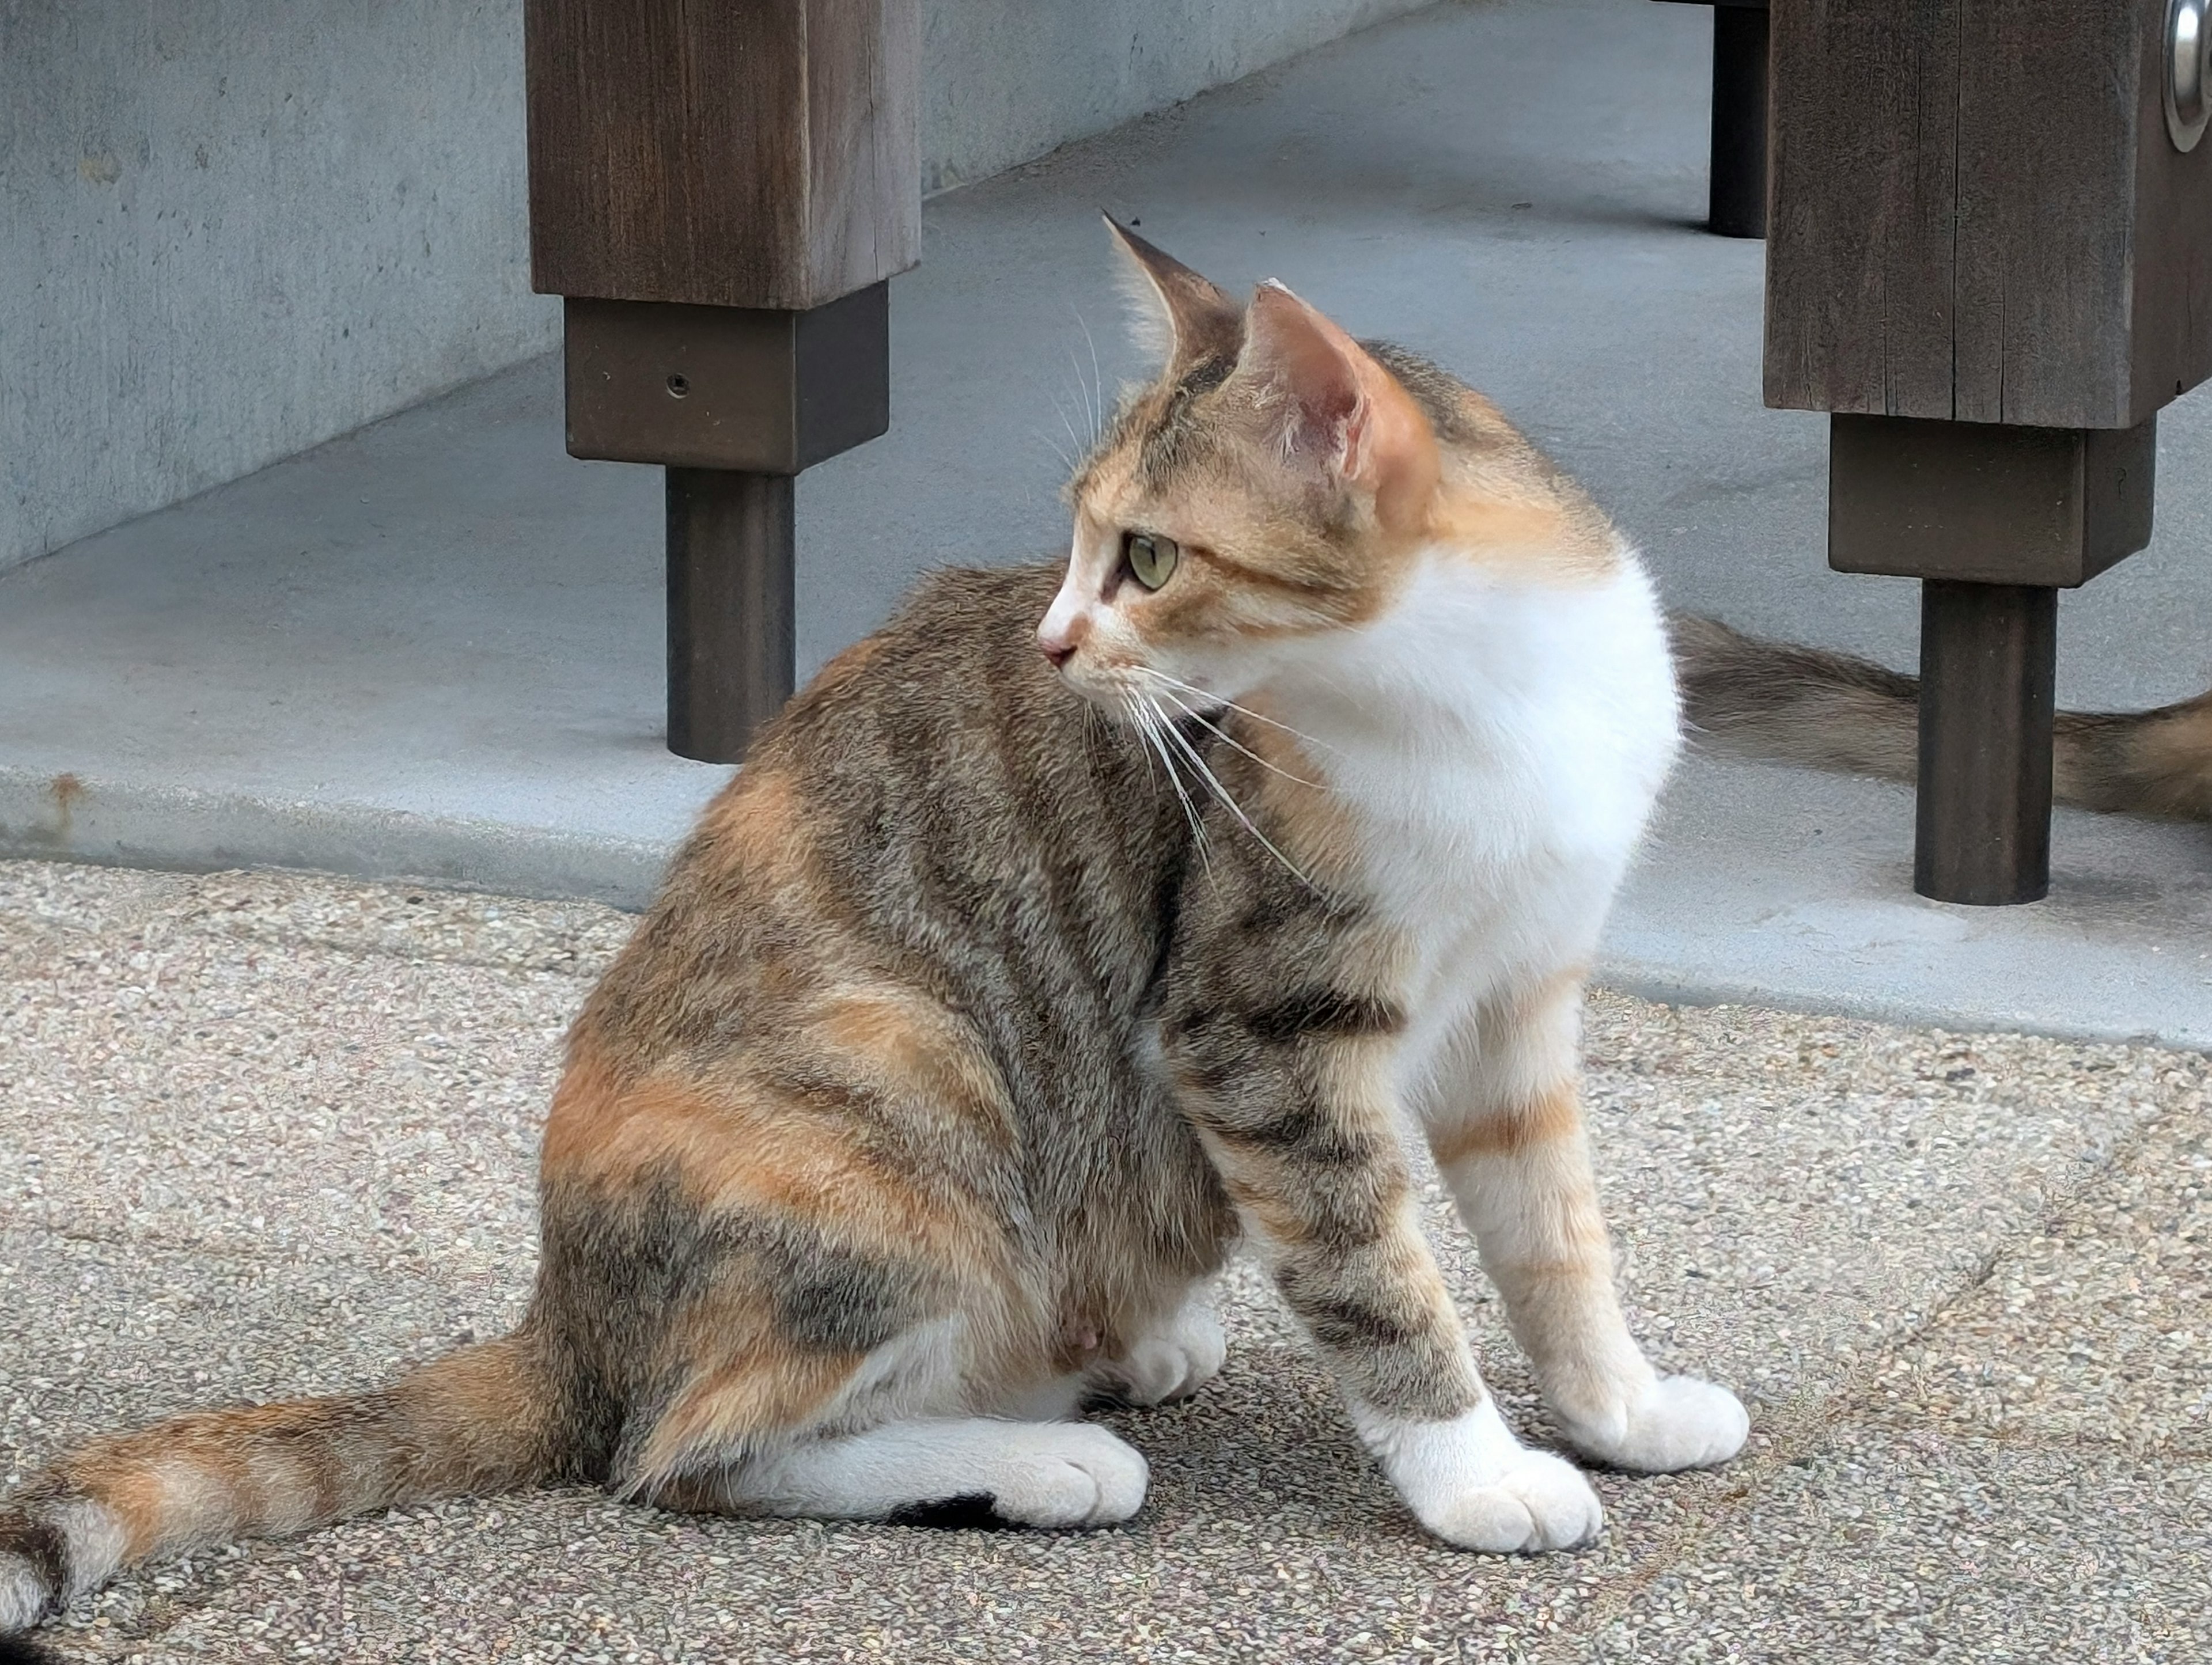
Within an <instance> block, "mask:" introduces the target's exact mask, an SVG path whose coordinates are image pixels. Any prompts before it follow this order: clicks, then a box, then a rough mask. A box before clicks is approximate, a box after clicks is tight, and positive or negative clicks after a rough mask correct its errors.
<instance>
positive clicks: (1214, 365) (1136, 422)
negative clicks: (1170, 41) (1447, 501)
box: [1037, 221, 1460, 713]
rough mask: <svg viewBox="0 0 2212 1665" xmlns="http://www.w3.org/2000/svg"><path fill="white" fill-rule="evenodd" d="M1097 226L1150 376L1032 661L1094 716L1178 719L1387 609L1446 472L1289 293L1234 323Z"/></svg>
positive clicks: (1408, 418) (1091, 475) (1086, 481)
mask: <svg viewBox="0 0 2212 1665" xmlns="http://www.w3.org/2000/svg"><path fill="white" fill-rule="evenodd" d="M1108 224H1109V227H1110V228H1112V231H1113V235H1114V239H1115V244H1116V245H1117V246H1118V248H1119V250H1120V252H1121V256H1122V258H1123V262H1124V264H1125V265H1126V266H1127V282H1128V287H1129V288H1130V289H1131V291H1132V300H1133V301H1134V302H1135V303H1136V304H1137V306H1138V307H1139V313H1140V319H1143V320H1146V321H1147V322H1149V324H1150V325H1151V327H1150V328H1149V330H1146V331H1141V332H1142V333H1145V334H1146V335H1148V336H1149V337H1150V338H1151V341H1152V344H1153V345H1154V346H1155V349H1156V350H1157V351H1158V354H1159V355H1160V368H1159V370H1158V374H1157V375H1156V377H1155V378H1154V379H1153V380H1152V382H1151V383H1150V384H1149V385H1148V386H1144V387H1142V388H1140V389H1139V390H1137V391H1135V392H1133V393H1131V394H1129V395H1127V397H1125V398H1124V399H1123V401H1122V403H1121V408H1120V410H1118V411H1117V412H1116V413H1115V416H1114V418H1113V420H1112V421H1111V422H1110V424H1109V428H1108V430H1107V432H1106V433H1105V434H1103V436H1102V437H1101V439H1100V440H1099V441H1098V443H1097V447H1095V448H1094V449H1093V451H1092V452H1091V455H1090V456H1089V457H1088V458H1087V459H1085V461H1084V463H1083V464H1082V465H1081V467H1080V468H1079V471H1078V472H1077V474H1076V476H1075V477H1074V479H1073V481H1072V482H1071V483H1070V485H1069V488H1068V499H1069V502H1070V505H1071V507H1073V511H1074V522H1075V526H1074V538H1073V546H1072V549H1071V550H1070V557H1069V563H1068V570H1067V576H1066V581H1065V582H1064V583H1063V584H1062V585H1061V586H1060V592H1059V594H1058V595H1057V596H1056V597H1055V598H1054V601H1053V604H1052V607H1051V610H1050V611H1048V613H1047V614H1046V616H1045V617H1044V619H1043V622H1042V623H1041V624H1040V625H1039V627H1038V629H1037V641H1038V645H1039V647H1042V649H1043V651H1044V653H1045V654H1046V656H1047V657H1048V659H1051V660H1052V661H1053V663H1054V665H1058V666H1059V667H1060V671H1061V674H1062V675H1063V676H1064V677H1065V678H1066V680H1067V681H1068V683H1069V684H1071V685H1072V686H1073V687H1074V688H1075V689H1076V690H1079V692H1082V693H1083V694H1085V695H1086V696H1089V697H1090V698H1091V699H1093V700H1095V701H1097V702H1099V703H1100V704H1102V705H1104V706H1107V707H1109V708H1120V709H1122V710H1124V711H1127V710H1128V709H1129V708H1131V702H1132V701H1133V699H1141V698H1143V697H1146V696H1151V697H1153V698H1156V699H1158V700H1159V701H1161V702H1162V703H1163V704H1164V707H1165V708H1166V709H1167V710H1168V711H1169V712H1170V713H1171V712H1172V711H1173V710H1174V708H1175V706H1176V703H1177V702H1178V701H1177V700H1176V699H1175V698H1170V697H1169V696H1170V690H1173V691H1174V692H1175V693H1176V694H1178V695H1179V696H1180V702H1182V703H1185V704H1194V703H1195V704H1200V705H1204V704H1212V703H1216V702H1220V701H1225V700H1234V699H1236V698H1237V697H1238V696H1240V695H1241V694H1243V693H1244V692H1246V691H1248V690H1251V689H1253V688H1255V687H1256V686H1258V685H1260V684H1261V683H1263V682H1264V681H1265V680H1266V679H1267V676H1268V674H1269V671H1270V670H1271V668H1272V667H1273V665H1275V664H1276V663H1278V662H1279V661H1280V659H1282V658H1283V656H1284V655H1285V653H1291V652H1295V651H1296V644H1297V643H1298V642H1300V641H1304V640H1309V639H1310V638H1313V637H1315V636H1316V635H1324V634H1327V633H1331V632H1340V631H1343V630H1344V629H1346V628H1347V627H1350V626H1355V625H1357V624H1358V623H1361V622H1362V621H1364V620H1366V619H1368V618H1370V617H1374V616H1375V615H1376V613H1378V612H1379V611H1381V610H1382V609H1383V608H1384V607H1386V606H1387V605H1389V601H1390V600H1391V599H1392V598H1393V596H1394V594H1395V592H1396V590H1397V588H1398V586H1399V585H1400V583H1401V580H1402V577H1403V574H1404V572H1405V570H1406V568H1407V565H1408V563H1409V562H1410V560H1411V559H1412V556H1413V553H1414V551H1416V550H1418V549H1419V548H1420V547H1421V546H1422V544H1424V542H1425V540H1426V539H1428V538H1430V537H1431V534H1432V532H1433V531H1434V526H1433V524H1432V523H1433V521H1434V520H1435V517H1436V510H1437V500H1438V495H1439V494H1438V485H1439V479H1440V470H1441V467H1442V461H1441V458H1440V453H1439V445H1438V438H1437V431H1436V428H1435V425H1434V423H1433V422H1431V417H1430V416H1429V415H1427V414H1425V412H1424V410H1423V409H1422V407H1421V404H1419V403H1418V402H1417V401H1416V399H1415V398H1414V397H1413V395H1412V394H1411V393H1409V392H1408V391H1407V387H1406V386H1404V385H1403V384H1402V383H1401V380H1399V379H1398V377H1396V376H1395V375H1393V374H1392V373H1391V372H1390V370H1389V369H1388V368H1385V367H1384V366H1383V364H1382V363H1381V362H1378V361H1377V359H1376V356H1375V355H1373V354H1370V352H1368V351H1367V350H1365V349H1363V348H1361V347H1360V346H1359V344H1358V343H1356V342H1354V341H1353V340H1352V338H1351V337H1349V336H1347V335H1346V333H1345V332H1344V331H1342V330H1340V329H1339V328H1338V327H1337V326H1336V325H1334V324H1333V323H1331V322H1330V321H1329V320H1328V319H1326V318H1324V317H1323V316H1322V314H1321V313H1318V312H1316V311H1315V310H1314V308H1313V307H1310V306H1308V305H1307V304H1306V303H1305V302H1304V301H1301V300H1299V299H1298V298H1297V296H1296V295H1292V294H1291V292H1290V290H1288V289H1285V288H1284V287H1283V286H1282V285H1280V284H1279V283H1265V284H1262V285H1261V287H1260V289H1259V291H1258V292H1257V293H1256V294H1255V295H1254V296H1253V298H1252V301H1251V302H1250V303H1249V306H1239V305H1238V304H1237V302H1236V301H1233V300H1231V298H1230V297H1229V296H1228V295H1225V293H1223V291H1222V290H1221V289H1218V288H1217V287H1216V286H1215V285H1214V284H1212V283H1209V282H1208V281H1207V280H1206V279H1205V278H1204V277H1201V276H1199V275H1198V274H1197V273H1196V272H1194V271H1193V270H1190V269H1189V268H1188V267H1187V266H1184V265H1182V264H1180V263H1179V262H1177V261H1175V260H1173V259H1170V258H1169V257H1168V256H1167V255H1165V254H1163V253H1162V252H1160V251H1159V250H1158V249H1156V248H1154V247H1153V246H1152V245H1151V244H1149V243H1147V242H1146V241H1145V240H1143V239H1142V238H1140V237H1138V236H1136V235H1135V234H1133V233H1131V232H1128V231H1125V230H1123V229H1122V228H1120V227H1118V226H1114V225H1113V222H1111V221H1109V222H1108ZM1431 374H1433V373H1431ZM1454 391H1460V390H1454ZM1445 397H1449V393H1447V394H1446V395H1445Z"/></svg>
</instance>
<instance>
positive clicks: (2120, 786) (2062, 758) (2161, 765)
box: [1668, 613, 2212, 820]
mask: <svg viewBox="0 0 2212 1665" xmlns="http://www.w3.org/2000/svg"><path fill="white" fill-rule="evenodd" d="M1668 625H1669V627H1670V628H1671V629H1672V632H1673V635H1674V658H1675V663H1676V666H1677V669H1678V671H1679V672H1680V677H1681V683H1682V696H1683V704H1684V706H1685V708H1686V714H1687V715H1688V717H1689V720H1690V722H1691V724H1692V727H1693V728H1694V729H1695V730H1696V732H1697V733H1698V734H1699V738H1701V739H1702V740H1704V741H1705V742H1706V743H1708V744H1711V745H1712V746H1714V747H1715V748H1717V749H1718V750H1723V751H1733V752H1739V753H1742V754H1744V755H1747V756H1749V757H1768V758H1774V759H1777V760H1778V761H1781V762H1784V763H1805V764H1809V765H1811V766H1813V767H1814V768H1816V769H1843V770H1849V771H1850V772H1853V773H1856V774H1862V775H1882V776H1886V777H1887V778H1888V779H1891V780H1895V781H1911V780H1913V779H1915V778H1916V777H1917V774H1918V769H1919V756H1920V750H1919V748H1920V732H1919V723H1920V684H1919V683H1918V682H1917V680H1916V679H1915V678H1911V677H1908V676H1904V675H1901V674H1900V673H1899V672H1898V671H1892V670H1889V669H1887V667H1885V666H1882V665H1875V664H1874V663H1872V662H1871V661H1869V660H1867V659H1854V658H1852V657H1850V655H1848V654H1844V653H1827V652H1825V651H1823V650H1821V649H1820V648H1815V647H1796V646H1794V645H1792V644H1790V643H1786V642H1777V641H1760V640H1759V638H1758V637H1756V636H1747V635H1743V634H1742V633H1741V631H1737V630H1733V629H1729V627H1728V626H1727V625H1725V624H1723V623H1720V622H1719V621H1718V620H1717V619H1710V618H1701V617H1698V616H1697V615H1696V614H1694V613H1675V614H1673V615H1670V616H1669V618H1668ZM2052 747H2053V752H2054V756H2053V757H2052V759H2051V762H2052V766H2053V767H2052V790H2053V793H2054V795H2055V796H2056V797H2057V799H2058V801H2059V802H2060V803H2062V804H2072V805H2075V806H2076V807H2078V808H2081V809H2087V810H2103V811H2109V812H2116V813H2121V814H2129V815H2152V816H2166V817H2173V818H2176V819H2182V820H2212V693H2207V694H2200V695H2198V696H2197V697H2196V698H2195V699H2193V700H2183V701H2180V702H2177V703H2175V704H2173V705H2166V706H2160V707H2159V708H2156V709H2155V710H2152V711H2062V712H2060V713H2058V714H2057V722H2056V725H2055V732H2054V733H2053V736H2052Z"/></svg>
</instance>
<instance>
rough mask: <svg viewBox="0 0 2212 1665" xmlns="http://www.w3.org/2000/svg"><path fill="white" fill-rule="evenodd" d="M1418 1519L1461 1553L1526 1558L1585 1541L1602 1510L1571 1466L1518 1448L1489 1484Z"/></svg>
mask: <svg viewBox="0 0 2212 1665" xmlns="http://www.w3.org/2000/svg"><path fill="white" fill-rule="evenodd" d="M1420 1521H1421V1524H1422V1525H1423V1526H1425V1527H1426V1528H1428V1529H1429V1530H1430V1531H1431V1532H1433V1533H1435V1534H1437V1537H1439V1538H1441V1539H1443V1540H1444V1541H1445V1542H1446V1543H1448V1544H1452V1545H1455V1546H1456V1547H1459V1548H1461V1549H1479V1550H1482V1551H1485V1552H1486V1553H1489V1554H1492V1555H1531V1554H1534V1553H1538V1552H1540V1551H1543V1550H1547V1549H1572V1548H1574V1547H1576V1546H1577V1545H1578V1544H1586V1543H1589V1541H1590V1540H1592V1539H1594V1538H1595V1537H1596V1536H1597V1534H1598V1529H1599V1528H1601V1527H1602V1526H1603V1525H1604V1524H1605V1508H1604V1505H1602V1504H1600V1503H1599V1502H1598V1500H1597V1493H1596V1492H1594V1491H1592V1490H1591V1489H1590V1483H1589V1480H1585V1479H1584V1478H1583V1473H1582V1470H1580V1469H1579V1468H1576V1467H1575V1466H1574V1464H1572V1463H1571V1462H1569V1461H1566V1460H1565V1458H1562V1457H1555V1456H1553V1455H1552V1454H1551V1453H1550V1452H1549V1451H1530V1450H1527V1449H1523V1450H1522V1452H1521V1454H1520V1457H1519V1460H1518V1461H1517V1462H1516V1464H1515V1465H1514V1466H1513V1467H1512V1468H1508V1469H1507V1470H1506V1471H1505V1472H1504V1474H1501V1475H1500V1476H1499V1477H1498V1480H1496V1481H1494V1482H1493V1483H1492V1484H1491V1485H1489V1486H1476V1487H1474V1488H1473V1489H1472V1490H1470V1491H1467V1492H1461V1493H1459V1494H1458V1495H1457V1496H1456V1497H1453V1498H1445V1499H1443V1500H1442V1501H1441V1503H1440V1504H1439V1505H1438V1506H1437V1507H1435V1508H1432V1509H1431V1510H1429V1511H1428V1512H1426V1513H1424V1514H1422V1515H1421V1516H1420Z"/></svg>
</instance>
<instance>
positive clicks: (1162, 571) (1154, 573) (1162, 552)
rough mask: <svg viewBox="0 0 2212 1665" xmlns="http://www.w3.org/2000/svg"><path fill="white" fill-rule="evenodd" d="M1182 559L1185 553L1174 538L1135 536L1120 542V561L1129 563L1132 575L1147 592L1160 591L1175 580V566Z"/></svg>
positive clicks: (1128, 535) (1139, 533) (1148, 535)
mask: <svg viewBox="0 0 2212 1665" xmlns="http://www.w3.org/2000/svg"><path fill="white" fill-rule="evenodd" d="M1121 559H1122V560H1123V561H1125V562H1127V563H1128V568H1129V575H1130V576H1131V577H1132V578H1134V579H1135V580H1137V582H1138V583H1139V584H1141V585H1143V586H1145V587H1146V589H1148V590H1157V589H1158V588H1159V587H1160V586H1161V585H1163V584H1164V583H1166V582H1167V581H1168V580H1170V578H1173V577H1174V576H1175V569H1176V562H1177V561H1179V560H1181V559H1182V550H1179V549H1177V548H1176V541H1175V539H1174V538H1162V537H1159V536H1158V535H1157V534H1156V533H1153V532H1130V533H1129V534H1127V536H1126V537H1124V538H1122V540H1121Z"/></svg>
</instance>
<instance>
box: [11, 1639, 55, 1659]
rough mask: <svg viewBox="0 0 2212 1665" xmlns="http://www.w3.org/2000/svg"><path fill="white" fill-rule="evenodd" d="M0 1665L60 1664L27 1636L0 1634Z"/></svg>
mask: <svg viewBox="0 0 2212 1665" xmlns="http://www.w3.org/2000/svg"><path fill="white" fill-rule="evenodd" d="M0 1665H60V1662H59V1661H58V1660H57V1659H56V1658H55V1657H54V1656H53V1655H52V1654H50V1653H48V1652H47V1651H46V1650H45V1649H44V1648H41V1647H40V1645H39V1644H37V1643H35V1642H33V1641H32V1640H31V1638H29V1637H27V1636H0Z"/></svg>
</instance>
